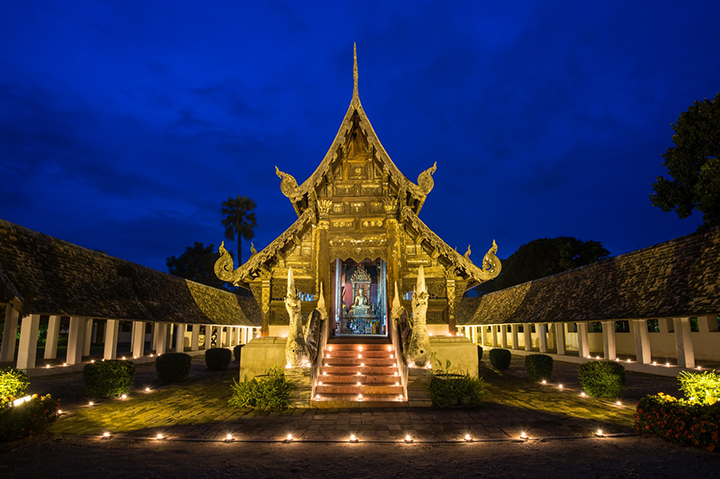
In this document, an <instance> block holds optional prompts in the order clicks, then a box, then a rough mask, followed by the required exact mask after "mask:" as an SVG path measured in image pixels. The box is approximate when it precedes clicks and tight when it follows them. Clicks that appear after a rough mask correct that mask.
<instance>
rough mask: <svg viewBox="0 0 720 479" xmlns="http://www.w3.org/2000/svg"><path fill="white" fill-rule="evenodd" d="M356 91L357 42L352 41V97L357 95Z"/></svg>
mask: <svg viewBox="0 0 720 479" xmlns="http://www.w3.org/2000/svg"><path fill="white" fill-rule="evenodd" d="M359 96H360V94H359V93H358V66H357V43H353V98H355V97H359Z"/></svg>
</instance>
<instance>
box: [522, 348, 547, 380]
mask: <svg viewBox="0 0 720 479" xmlns="http://www.w3.org/2000/svg"><path fill="white" fill-rule="evenodd" d="M525 369H527V373H528V376H529V377H530V379H532V380H533V381H542V380H543V379H545V380H550V377H552V372H553V358H551V357H550V356H548V355H547V354H530V355H528V356H525Z"/></svg>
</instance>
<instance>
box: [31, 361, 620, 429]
mask: <svg viewBox="0 0 720 479" xmlns="http://www.w3.org/2000/svg"><path fill="white" fill-rule="evenodd" d="M559 369H561V370H562V369H563V366H560V368H559ZM491 373H492V372H491V371H490V370H487V369H486V370H485V371H484V374H485V375H486V377H489V375H490V374H491ZM154 374H155V373H154V368H152V366H149V367H148V366H144V367H139V368H138V372H137V374H136V380H135V385H136V387H137V391H134V392H133V393H132V394H131V395H130V398H129V399H128V400H126V401H121V400H111V401H105V402H102V403H99V404H97V405H95V406H93V407H92V408H90V407H88V406H87V402H86V399H85V398H84V397H83V393H82V377H81V375H80V374H75V375H66V376H65V377H62V378H48V379H40V378H38V379H36V380H34V381H33V386H32V387H33V389H34V391H33V392H40V393H45V392H48V391H49V392H51V393H53V394H54V396H59V397H60V398H61V399H62V407H63V409H65V410H66V411H69V413H68V414H66V415H64V416H63V417H62V418H61V419H60V420H59V421H58V423H56V424H55V425H54V426H53V428H52V429H51V432H54V433H57V434H62V435H101V434H102V433H103V432H105V431H110V432H111V433H112V434H113V435H114V436H115V437H117V438H120V437H129V438H149V437H155V435H156V434H158V433H162V434H164V435H165V436H167V437H169V438H174V439H198V440H222V439H224V438H225V437H226V435H227V434H232V435H233V437H235V438H237V439H238V440H243V441H279V440H282V439H284V438H285V437H287V435H288V434H292V435H293V438H295V439H296V440H302V441H346V440H347V439H348V438H349V436H350V434H355V435H356V436H357V437H358V438H359V439H360V440H364V441H401V440H402V439H403V438H404V437H405V436H406V435H410V436H411V437H412V438H413V439H414V440H415V441H416V442H421V441H432V442H436V441H461V440H463V438H464V436H465V435H466V434H469V435H471V436H472V437H473V438H474V439H476V440H508V439H517V438H518V437H519V436H520V433H521V432H525V433H526V434H527V435H528V436H530V437H532V438H556V437H587V436H591V435H592V434H593V432H594V431H596V430H597V429H598V428H602V429H603V430H604V431H605V432H607V433H631V432H632V411H633V410H634V407H633V406H632V405H630V406H627V407H626V408H624V409H625V410H624V411H620V410H617V409H618V408H612V407H610V406H608V405H607V404H600V403H598V402H593V403H591V402H583V400H578V399H575V398H574V397H576V396H577V394H572V392H571V391H552V390H550V388H547V387H543V386H538V385H534V384H531V383H529V382H528V381H526V380H525V379H518V378H515V379H516V380H519V381H523V382H522V383H521V385H522V386H523V388H524V390H516V391H514V392H508V393H507V396H505V397H503V400H502V402H498V401H493V396H497V395H499V394H504V393H503V392H498V391H497V390H493V389H492V388H491V387H490V386H491V385H490V384H488V397H487V401H486V402H485V404H483V405H482V406H480V407H474V408H458V409H446V410H440V409H434V408H391V407H389V408H336V409H331V408H330V409H316V408H310V409H289V410H285V411H280V412H261V411H250V410H237V409H231V408H229V407H228V406H227V397H228V395H229V391H230V384H231V382H232V380H233V379H235V378H236V375H237V366H235V368H234V369H231V370H227V371H221V372H208V371H206V370H205V369H204V363H203V360H202V358H195V359H194V360H193V367H192V373H191V381H189V382H188V383H185V384H182V385H172V386H167V387H160V388H157V387H156V386H155V385H153V382H154V380H155V379H154ZM147 384H149V385H151V387H153V391H152V392H151V393H144V392H143V389H144V387H145V385H147ZM493 387H495V388H497V386H493ZM56 391H62V392H61V393H57V392H56ZM541 396H544V397H543V399H542V401H543V402H542V405H540V406H536V405H535V404H533V402H534V401H533V398H540V397H541ZM548 397H549V398H550V399H549V400H548ZM528 398H529V399H528ZM555 398H557V401H555ZM591 401H594V400H591ZM547 404H552V406H551V407H546V406H545V405H547Z"/></svg>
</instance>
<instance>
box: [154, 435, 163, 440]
mask: <svg viewBox="0 0 720 479" xmlns="http://www.w3.org/2000/svg"><path fill="white" fill-rule="evenodd" d="M155 439H157V440H158V441H162V440H163V439H165V436H163V435H162V434H158V435H157V436H155Z"/></svg>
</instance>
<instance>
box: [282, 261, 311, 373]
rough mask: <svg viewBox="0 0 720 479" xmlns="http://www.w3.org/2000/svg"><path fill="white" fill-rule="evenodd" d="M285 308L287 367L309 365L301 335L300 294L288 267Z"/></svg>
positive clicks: (303, 339)
mask: <svg viewBox="0 0 720 479" xmlns="http://www.w3.org/2000/svg"><path fill="white" fill-rule="evenodd" d="M285 309H287V312H288V316H289V317H290V325H289V326H290V327H289V330H288V337H287V341H286V342H285V361H286V362H287V367H291V368H298V367H303V366H309V359H308V353H307V347H306V346H305V338H304V337H303V327H302V318H301V316H300V296H298V294H297V290H296V289H295V278H294V277H293V271H292V268H288V276H287V294H286V295H285Z"/></svg>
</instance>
